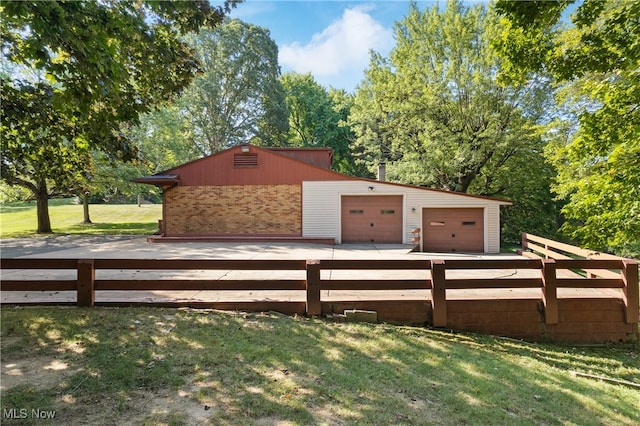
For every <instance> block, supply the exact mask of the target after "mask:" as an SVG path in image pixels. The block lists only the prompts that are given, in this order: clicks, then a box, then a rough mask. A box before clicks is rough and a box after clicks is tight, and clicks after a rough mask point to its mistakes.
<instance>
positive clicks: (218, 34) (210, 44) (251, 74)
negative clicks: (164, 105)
mask: <svg viewBox="0 0 640 426" xmlns="http://www.w3.org/2000/svg"><path fill="white" fill-rule="evenodd" d="M187 41H188V42H189V44H190V45H191V46H192V47H193V48H194V49H195V52H196V55H197V58H198V59H199V61H200V62H201V63H202V66H203V74H202V75H200V76H198V77H197V78H195V79H194V81H193V82H192V84H191V85H190V86H189V87H188V88H187V90H185V93H184V94H183V95H182V97H181V98H180V100H179V101H178V103H177V106H178V108H179V109H180V111H181V112H182V113H184V115H185V116H186V117H187V118H188V120H189V121H190V122H191V123H192V133H191V138H192V142H193V143H194V144H195V146H196V147H197V148H198V150H199V151H200V152H201V154H203V155H208V154H211V153H213V152H217V151H221V150H222V149H225V148H228V147H230V146H234V145H237V144H241V143H246V142H250V141H252V140H253V139H256V142H257V143H259V144H261V145H278V144H279V143H280V140H281V138H282V137H283V135H284V134H285V133H286V131H287V112H286V106H285V103H284V93H283V90H282V85H281V84H280V80H279V77H280V68H279V66H278V46H277V45H276V43H275V42H274V41H273V39H272V38H271V36H270V34H269V31H268V30H267V29H265V28H262V27H259V26H256V25H252V24H247V23H244V22H242V21H240V20H237V19H234V20H227V21H225V22H224V24H223V25H221V26H219V27H218V28H216V29H214V30H203V31H201V32H200V33H199V34H197V35H191V36H189V37H188V38H187Z"/></svg>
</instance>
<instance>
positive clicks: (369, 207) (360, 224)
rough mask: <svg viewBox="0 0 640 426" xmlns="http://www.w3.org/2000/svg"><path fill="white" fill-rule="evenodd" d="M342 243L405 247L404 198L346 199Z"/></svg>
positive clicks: (343, 211) (357, 196)
mask: <svg viewBox="0 0 640 426" xmlns="http://www.w3.org/2000/svg"><path fill="white" fill-rule="evenodd" d="M342 242H343V243H363V242H367V243H373V242H375V243H402V196H397V195H375V196H374V195H370V196H367V195H353V196H343V197H342Z"/></svg>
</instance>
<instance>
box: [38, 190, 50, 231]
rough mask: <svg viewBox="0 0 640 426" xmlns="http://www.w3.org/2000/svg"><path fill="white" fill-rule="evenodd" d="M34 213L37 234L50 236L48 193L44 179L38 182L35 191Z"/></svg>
mask: <svg viewBox="0 0 640 426" xmlns="http://www.w3.org/2000/svg"><path fill="white" fill-rule="evenodd" d="M36 203H37V204H36V205H37V208H36V211H37V214H38V230H37V231H36V232H37V233H38V234H51V233H52V232H53V231H52V230H51V220H50V219H49V193H48V191H47V182H46V181H45V180H44V179H41V180H39V181H38V187H37V191H36Z"/></svg>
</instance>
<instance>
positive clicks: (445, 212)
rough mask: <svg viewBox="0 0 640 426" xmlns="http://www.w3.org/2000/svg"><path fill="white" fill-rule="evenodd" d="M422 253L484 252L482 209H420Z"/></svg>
mask: <svg viewBox="0 0 640 426" xmlns="http://www.w3.org/2000/svg"><path fill="white" fill-rule="evenodd" d="M422 230H423V234H422V238H423V246H422V250H423V251H428V252H471V253H480V252H484V209H483V208H424V209H422Z"/></svg>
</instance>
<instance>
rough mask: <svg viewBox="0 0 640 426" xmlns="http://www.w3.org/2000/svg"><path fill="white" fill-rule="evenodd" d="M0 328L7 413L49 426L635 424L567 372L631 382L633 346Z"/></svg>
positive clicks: (169, 325) (356, 329)
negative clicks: (36, 413)
mask: <svg viewBox="0 0 640 426" xmlns="http://www.w3.org/2000/svg"><path fill="white" fill-rule="evenodd" d="M1 315H2V324H1V330H2V331H1V337H0V338H1V343H2V365H3V366H2V371H3V390H2V403H1V404H2V410H3V413H5V412H6V411H5V410H9V409H11V408H17V409H23V408H24V409H27V410H29V412H30V410H32V409H41V410H53V411H55V413H56V418H55V421H56V422H57V423H66V424H104V423H108V424H123V423H127V424H149V425H151V424H172V425H189V424H222V425H224V424H230V425H231V424H247V425H251V424H257V425H265V424H269V425H270V424H282V425H293V424H304V425H307V424H331V425H338V424H444V425H448V424H451V425H453V424H482V425H486V424H497V425H498V424H499V425H502V424H525V425H526V424H580V425H590V424H594V425H595V424H616V425H635V424H638V423H640V391H639V390H638V389H634V388H631V387H625V386H622V385H616V384H611V383H607V382H601V381H597V380H593V379H590V378H583V377H578V376H575V375H572V374H571V371H578V372H584V373H591V374H595V375H599V376H607V377H610V378H617V379H622V380H627V381H635V382H640V358H639V355H638V351H637V347H634V346H627V345H614V346H603V347H573V346H554V345H548V344H530V343H524V342H519V341H514V340H509V339H500V338H495V337H490V336H480V335H474V334H464V333H455V334H454V333H448V332H443V331H437V330H430V329H426V328H418V327H399V326H391V325H385V324H378V325H371V324H337V323H328V322H324V321H321V320H316V319H306V318H290V317H285V316H281V315H278V314H241V313H221V312H216V311H209V310H200V311H198V310H189V309H180V310H176V309H163V308H92V309H79V308H63V307H32V308H3V309H2V312H1ZM12 378H13V379H19V380H13V381H11V380H9V379H12ZM26 421H27V422H29V421H31V422H32V423H33V424H46V423H43V421H42V420H35V419H32V418H29V419H26ZM5 422H6V424H13V423H16V424H17V423H18V422H17V421H12V420H10V419H7V418H6V416H5V418H4V419H3V423H5ZM21 422H24V420H21ZM20 424H23V423H20Z"/></svg>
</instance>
